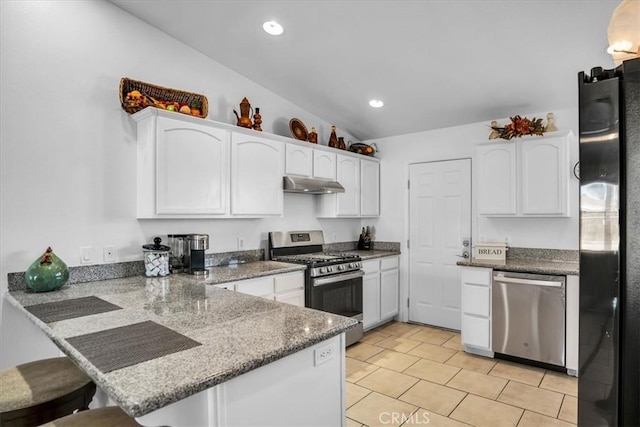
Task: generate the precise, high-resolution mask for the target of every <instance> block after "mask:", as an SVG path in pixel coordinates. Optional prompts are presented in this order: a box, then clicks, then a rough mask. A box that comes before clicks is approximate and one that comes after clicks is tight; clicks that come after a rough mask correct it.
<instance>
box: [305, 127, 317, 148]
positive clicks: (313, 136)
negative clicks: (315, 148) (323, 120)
mask: <svg viewBox="0 0 640 427" xmlns="http://www.w3.org/2000/svg"><path fill="white" fill-rule="evenodd" d="M307 141H309V142H310V143H312V144H317V143H318V132H316V128H315V127H312V128H311V132H309V135H308V136H307Z"/></svg>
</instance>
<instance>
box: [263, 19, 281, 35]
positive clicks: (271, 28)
mask: <svg viewBox="0 0 640 427" xmlns="http://www.w3.org/2000/svg"><path fill="white" fill-rule="evenodd" d="M262 29H263V30H265V31H266V32H267V33H268V34H271V35H272V36H279V35H280V34H282V33H283V32H284V28H282V25H280V24H278V23H277V22H276V21H267V22H265V23H264V24H262Z"/></svg>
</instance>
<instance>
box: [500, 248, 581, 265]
mask: <svg viewBox="0 0 640 427" xmlns="http://www.w3.org/2000/svg"><path fill="white" fill-rule="evenodd" d="M507 259H539V260H545V261H564V262H578V261H579V260H580V252H579V251H577V250H570V249H542V248H511V247H510V248H509V249H508V250H507Z"/></svg>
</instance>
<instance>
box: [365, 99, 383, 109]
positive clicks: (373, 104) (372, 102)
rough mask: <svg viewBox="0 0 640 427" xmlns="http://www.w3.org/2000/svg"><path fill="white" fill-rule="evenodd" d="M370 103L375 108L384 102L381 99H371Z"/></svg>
mask: <svg viewBox="0 0 640 427" xmlns="http://www.w3.org/2000/svg"><path fill="white" fill-rule="evenodd" d="M369 105H370V106H372V107H373V108H380V107H382V106H383V105H384V102H382V101H380V100H379V99H372V100H371V101H369Z"/></svg>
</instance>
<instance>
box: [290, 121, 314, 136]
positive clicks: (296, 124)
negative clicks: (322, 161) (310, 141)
mask: <svg viewBox="0 0 640 427" xmlns="http://www.w3.org/2000/svg"><path fill="white" fill-rule="evenodd" d="M289 130H290V131H291V135H293V137H294V138H295V139H299V140H300V141H306V140H307V137H308V136H309V133H308V132H307V127H306V126H305V125H304V123H302V121H301V120H300V119H296V118H293V119H291V120H289Z"/></svg>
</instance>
